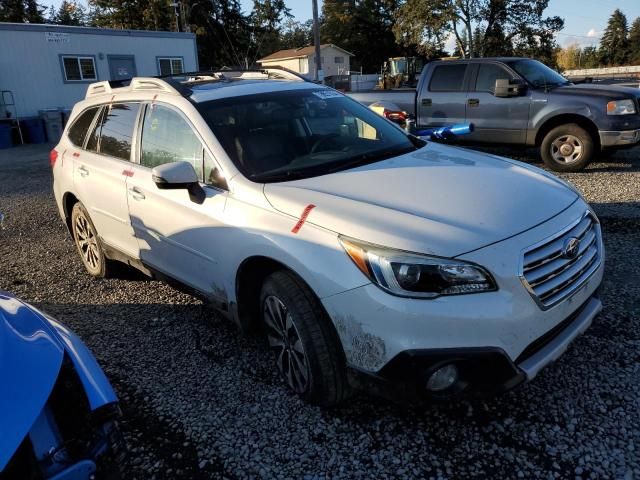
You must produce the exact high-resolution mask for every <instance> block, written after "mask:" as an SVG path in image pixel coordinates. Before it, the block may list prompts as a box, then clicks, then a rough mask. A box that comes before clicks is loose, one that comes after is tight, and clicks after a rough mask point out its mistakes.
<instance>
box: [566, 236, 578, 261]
mask: <svg viewBox="0 0 640 480" xmlns="http://www.w3.org/2000/svg"><path fill="white" fill-rule="evenodd" d="M579 250H580V240H578V239H577V238H576V237H570V238H567V239H566V240H565V241H564V244H563V245H562V256H563V257H564V258H568V259H569V260H573V259H574V258H576V257H577V256H578V251H579Z"/></svg>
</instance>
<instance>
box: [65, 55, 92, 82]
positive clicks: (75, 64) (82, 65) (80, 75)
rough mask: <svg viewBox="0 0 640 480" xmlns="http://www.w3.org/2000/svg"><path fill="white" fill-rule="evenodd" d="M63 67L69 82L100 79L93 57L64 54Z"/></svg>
mask: <svg viewBox="0 0 640 480" xmlns="http://www.w3.org/2000/svg"><path fill="white" fill-rule="evenodd" d="M62 68H63V70H64V78H65V80H66V81H67V82H83V81H85V82H86V81H93V80H97V79H98V76H97V75H96V63H95V60H94V58H93V57H76V56H63V57H62Z"/></svg>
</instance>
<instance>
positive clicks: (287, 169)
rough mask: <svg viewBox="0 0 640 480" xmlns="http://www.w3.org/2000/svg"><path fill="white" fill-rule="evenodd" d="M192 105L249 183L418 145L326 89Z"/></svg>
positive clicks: (320, 171) (332, 168)
mask: <svg viewBox="0 0 640 480" xmlns="http://www.w3.org/2000/svg"><path fill="white" fill-rule="evenodd" d="M197 107H198V109H199V110H200V113H201V114H202V117H203V118H204V120H205V121H206V122H207V124H208V125H209V127H210V128H211V130H212V131H213V133H214V135H215V136H216V138H217V139H218V141H219V142H220V144H221V145H222V147H223V148H224V149H225V151H226V152H227V154H228V155H229V157H230V158H231V160H232V161H233V162H234V163H235V165H236V166H237V167H238V169H239V170H240V171H241V172H242V173H243V174H244V175H245V176H246V177H247V178H249V179H250V180H253V181H255V182H261V183H262V182H264V183H267V182H277V181H283V180H292V179H296V178H306V177H313V176H318V175H324V174H327V173H331V172H336V171H339V170H344V169H347V168H353V167H356V166H360V165H364V164H366V163H371V162H374V161H378V160H383V159H385V158H391V157H393V156H396V155H400V154H402V153H407V152H410V151H413V150H416V148H418V147H417V146H421V145H420V144H419V142H420V141H419V140H417V139H411V138H410V137H409V136H408V135H407V134H406V133H404V132H403V131H402V130H400V129H399V128H398V127H396V126H395V125H393V124H391V123H390V122H389V121H388V120H386V119H384V118H383V117H381V116H379V115H377V114H376V113H374V112H373V111H371V110H369V109H368V108H366V107H364V106H363V105H362V104H360V103H358V102H356V101H355V100H352V99H350V98H348V97H346V96H344V95H342V94H341V93H339V92H336V91H334V90H329V89H317V88H315V89H305V90H289V91H284V92H271V93H265V94H258V95H248V96H244V97H233V98H226V99H223V100H212V101H209V102H203V103H201V104H198V105H197Z"/></svg>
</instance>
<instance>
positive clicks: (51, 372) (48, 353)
mask: <svg viewBox="0 0 640 480" xmlns="http://www.w3.org/2000/svg"><path fill="white" fill-rule="evenodd" d="M63 358H64V347H63V345H62V344H61V342H60V340H59V339H58V337H57V336H56V334H55V333H54V332H53V331H52V328H51V326H50V325H48V324H47V322H46V321H45V320H44V319H43V318H42V317H41V316H40V315H39V314H38V313H36V312H35V311H34V310H32V309H31V308H29V307H28V306H27V305H25V304H24V303H22V302H21V301H19V300H18V299H16V298H15V297H13V296H12V295H10V294H8V293H6V292H1V291H0V385H2V395H0V472H1V471H2V470H3V469H4V467H5V466H6V464H7V462H8V461H9V459H10V458H11V457H12V455H13V453H14V452H15V450H16V449H17V448H18V446H19V445H20V443H21V442H22V440H23V438H24V437H25V435H26V434H27V432H28V431H29V430H30V429H31V426H32V425H33V422H34V421H35V420H36V418H37V417H38V415H39V414H40V412H41V410H42V408H43V407H44V405H45V403H46V402H47V399H48V398H49V394H50V393H51V390H52V389H53V386H54V385H55V383H56V379H57V378H58V373H59V372H60V367H61V365H62V360H63Z"/></svg>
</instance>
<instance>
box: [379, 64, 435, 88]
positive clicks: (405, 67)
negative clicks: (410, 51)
mask: <svg viewBox="0 0 640 480" xmlns="http://www.w3.org/2000/svg"><path fill="white" fill-rule="evenodd" d="M423 66H424V61H423V59H422V58H420V57H393V58H390V59H389V60H387V61H386V62H384V64H383V65H382V71H381V73H380V77H378V88H379V89H382V90H390V89H392V88H403V87H405V88H415V87H416V85H418V79H419V78H420V73H421V72H422V67H423Z"/></svg>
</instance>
